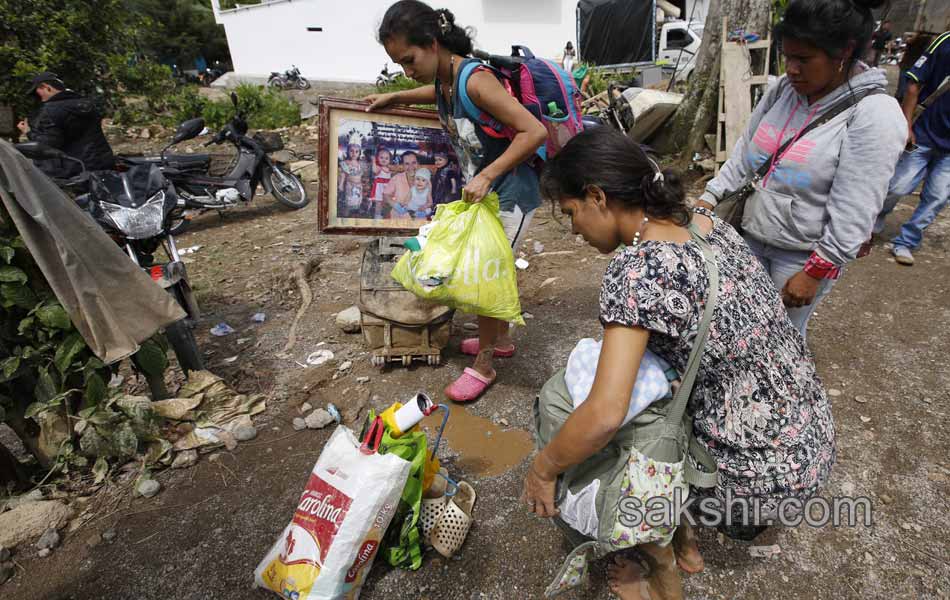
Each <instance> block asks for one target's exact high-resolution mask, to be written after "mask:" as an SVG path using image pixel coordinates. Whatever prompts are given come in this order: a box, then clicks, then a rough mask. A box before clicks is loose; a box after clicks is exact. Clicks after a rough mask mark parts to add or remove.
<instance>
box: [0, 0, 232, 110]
mask: <svg viewBox="0 0 950 600" xmlns="http://www.w3.org/2000/svg"><path fill="white" fill-rule="evenodd" d="M0 14H2V15H3V19H0V42H2V45H0V72H3V73H6V74H7V75H6V77H4V78H3V80H2V81H0V104H10V105H13V106H14V108H15V110H16V112H17V114H18V115H19V116H23V115H25V114H27V113H28V112H29V111H30V110H31V109H32V108H34V107H35V104H34V103H35V99H33V98H30V97H29V96H27V95H26V94H25V93H24V92H25V90H26V89H27V85H28V82H29V80H30V78H31V76H32V75H33V74H35V73H37V72H39V71H53V72H55V73H57V74H58V75H59V76H60V77H62V78H63V81H64V82H65V83H66V85H67V86H69V87H70V88H71V89H74V90H76V91H78V92H80V93H83V94H91V95H94V96H96V97H98V98H99V99H100V100H102V101H103V105H104V106H105V107H107V108H114V107H117V106H119V104H120V103H119V102H118V96H119V94H120V93H121V92H130V93H136V94H142V95H144V96H146V97H147V98H155V99H156V101H157V99H158V98H159V96H160V95H166V94H168V93H170V91H171V87H173V86H171V71H170V70H169V69H168V68H163V67H158V66H157V64H156V63H159V62H165V63H167V64H178V65H179V66H180V67H182V68H188V67H190V66H191V65H192V64H193V63H194V60H195V58H197V57H198V56H204V57H205V58H206V59H207V60H208V61H209V62H210V61H214V60H220V61H223V62H228V61H229V60H230V59H229V54H228V47H227V40H226V39H225V36H224V30H223V28H222V27H220V26H219V25H217V24H216V23H215V21H214V14H213V12H212V11H211V0H0ZM150 108H151V107H150Z"/></svg>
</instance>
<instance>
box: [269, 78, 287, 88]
mask: <svg viewBox="0 0 950 600" xmlns="http://www.w3.org/2000/svg"><path fill="white" fill-rule="evenodd" d="M267 87H269V88H271V89H274V90H282V89H284V84H282V83H281V82H280V79H278V78H276V77H272V78H270V79H268V80H267Z"/></svg>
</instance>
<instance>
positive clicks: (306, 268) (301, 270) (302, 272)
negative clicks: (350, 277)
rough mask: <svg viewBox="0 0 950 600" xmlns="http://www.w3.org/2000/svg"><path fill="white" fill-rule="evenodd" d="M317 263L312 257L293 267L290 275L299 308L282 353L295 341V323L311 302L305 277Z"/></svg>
mask: <svg viewBox="0 0 950 600" xmlns="http://www.w3.org/2000/svg"><path fill="white" fill-rule="evenodd" d="M319 264H320V262H319V260H317V259H315V258H314V259H310V260H309V261H306V262H303V263H298V264H297V265H296V266H295V267H294V270H293V275H292V277H293V280H294V281H295V282H296V283H297V287H298V288H299V289H300V308H298V309H297V315H296V316H295V317H294V320H293V322H292V323H291V324H290V332H289V333H288V334H287V344H285V345H284V350H283V352H284V353H286V352H290V350H291V348H293V347H294V345H295V344H296V343H297V324H298V323H299V322H300V319H302V318H303V316H304V314H305V313H306V312H307V309H308V308H309V307H310V303H311V302H313V292H312V291H310V284H309V283H308V282H307V279H308V278H309V277H310V274H311V273H313V271H314V269H316V268H317V267H318V265H319Z"/></svg>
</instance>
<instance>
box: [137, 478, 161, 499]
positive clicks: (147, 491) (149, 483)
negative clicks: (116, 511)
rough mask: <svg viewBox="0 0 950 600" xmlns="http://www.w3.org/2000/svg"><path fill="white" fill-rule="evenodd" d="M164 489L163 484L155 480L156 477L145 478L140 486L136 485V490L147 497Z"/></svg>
mask: <svg viewBox="0 0 950 600" xmlns="http://www.w3.org/2000/svg"><path fill="white" fill-rule="evenodd" d="M161 489H162V484H160V483H159V482H157V481H155V480H154V479H143V480H142V481H141V482H140V483H139V484H138V486H136V488H135V491H136V492H138V493H139V494H141V495H142V496H145V497H146V498H151V497H152V496H154V495H155V494H157V493H158V492H159V490H161Z"/></svg>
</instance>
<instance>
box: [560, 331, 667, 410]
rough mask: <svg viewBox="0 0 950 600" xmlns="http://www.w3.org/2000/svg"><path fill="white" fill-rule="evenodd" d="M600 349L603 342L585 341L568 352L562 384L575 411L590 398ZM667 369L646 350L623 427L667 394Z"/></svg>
mask: <svg viewBox="0 0 950 600" xmlns="http://www.w3.org/2000/svg"><path fill="white" fill-rule="evenodd" d="M602 345H603V342H598V341H597V340H592V339H590V338H584V339H582V340H581V341H579V342H577V345H576V346H574V350H572V351H571V356H570V358H568V359H567V371H566V372H565V373H564V381H565V382H566V383H567V390H568V391H569V392H570V393H571V400H573V401H574V408H575V409H577V407H578V406H580V405H581V404H583V402H584V400H587V396H589V395H590V389H591V387H592V386H593V385H594V375H596V374H597V363H598V362H599V361H600V349H601V346H602ZM669 369H670V365H669V363H667V362H666V361H665V360H663V359H662V358H660V357H659V356H657V355H656V354H653V353H652V352H650V351H649V350H647V351H646V353H645V354H644V355H643V360H641V361H640V370H639V371H638V372H637V382H636V384H635V385H634V386H633V393H632V394H631V396H630V408H629V409H627V416H626V417H624V419H623V424H624V425H626V424H627V423H629V422H630V421H631V420H632V419H633V418H634V417H636V416H637V415H638V414H640V413H641V412H643V410H644V409H645V408H646V407H648V406H650V405H651V404H653V403H654V402H656V401H657V400H659V399H660V398H663V397H665V396H666V395H667V394H669V393H670V381H669V379H667V377H666V371H668V370H669Z"/></svg>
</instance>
